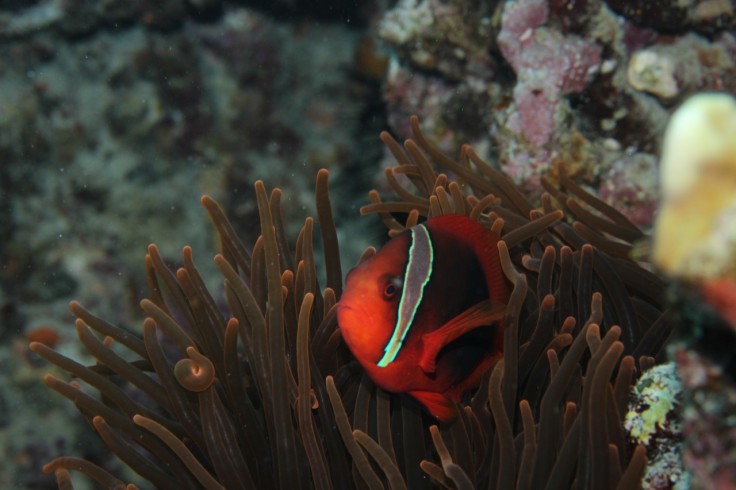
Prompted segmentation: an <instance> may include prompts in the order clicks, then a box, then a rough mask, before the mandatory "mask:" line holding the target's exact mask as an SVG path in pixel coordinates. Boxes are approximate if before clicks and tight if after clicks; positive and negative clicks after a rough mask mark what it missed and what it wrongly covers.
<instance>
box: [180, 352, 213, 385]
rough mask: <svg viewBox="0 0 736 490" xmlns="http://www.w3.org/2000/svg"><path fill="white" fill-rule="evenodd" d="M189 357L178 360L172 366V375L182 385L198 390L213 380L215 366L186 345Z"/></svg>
mask: <svg viewBox="0 0 736 490" xmlns="http://www.w3.org/2000/svg"><path fill="white" fill-rule="evenodd" d="M187 355H188V356H189V358H184V359H181V360H179V361H178V362H177V363H176V365H175V366H174V376H176V380H177V381H178V382H179V384H180V385H182V387H184V388H185V389H187V390H189V391H194V392H200V391H204V390H206V389H207V388H209V387H210V386H211V385H212V383H214V382H215V366H214V364H212V361H210V360H209V358H208V357H207V356H205V355H204V354H200V353H199V352H198V351H197V349H195V348H194V347H191V346H190V347H187Z"/></svg>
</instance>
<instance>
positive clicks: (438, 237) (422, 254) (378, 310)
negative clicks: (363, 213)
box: [337, 214, 509, 421]
mask: <svg viewBox="0 0 736 490" xmlns="http://www.w3.org/2000/svg"><path fill="white" fill-rule="evenodd" d="M498 240H499V237H498V236H497V235H496V234H495V233H493V232H492V231H490V230H489V229H487V228H484V227H483V226H481V225H480V224H478V223H477V222H475V221H473V220H471V219H470V218H468V217H466V216H463V215H455V214H451V215H444V216H439V217H436V218H432V219H429V220H427V221H426V222H424V223H421V224H419V225H417V226H415V227H413V228H411V229H408V230H406V231H404V232H402V233H401V234H399V235H397V236H396V237H394V238H393V239H391V240H390V241H389V242H388V243H387V244H386V245H385V246H384V247H383V248H381V250H379V251H378V252H377V253H376V254H375V255H374V256H373V257H371V258H369V259H367V260H365V261H364V262H362V263H361V264H359V265H358V266H356V267H355V268H354V269H353V270H352V271H350V273H349V274H348V276H347V280H346V285H345V290H344V291H343V295H342V297H341V299H340V303H339V306H338V312H337V314H338V323H339V324H340V331H341V334H342V337H343V339H344V340H345V342H346V343H347V345H348V347H349V348H350V350H351V352H352V353H353V355H354V356H355V357H356V359H357V360H358V362H359V363H360V364H361V366H362V367H363V369H364V370H365V371H366V373H367V374H368V376H369V377H370V378H371V379H372V380H373V382H374V383H375V384H376V385H378V386H380V387H381V388H383V389H384V390H386V391H389V392H393V393H407V394H409V395H411V396H413V397H414V398H415V399H417V400H418V401H419V402H420V403H421V404H422V405H424V407H425V408H426V409H427V410H428V411H429V412H430V413H431V414H432V415H434V416H435V417H436V418H438V419H440V420H443V421H449V420H451V419H452V418H454V416H455V408H454V403H453V402H459V401H460V396H461V395H462V393H463V392H465V391H466V390H468V389H471V388H474V387H477V386H478V384H479V382H480V377H481V375H482V374H483V372H484V371H485V370H486V369H487V368H488V367H489V366H491V365H492V364H493V363H494V362H495V361H496V360H498V358H499V357H500V356H501V355H502V347H503V318H504V316H505V308H506V303H507V302H508V295H509V292H508V286H507V284H506V281H505V278H504V275H503V272H502V270H501V264H500V259H499V255H498V249H497V243H498Z"/></svg>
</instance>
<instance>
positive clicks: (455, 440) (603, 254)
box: [31, 118, 670, 489]
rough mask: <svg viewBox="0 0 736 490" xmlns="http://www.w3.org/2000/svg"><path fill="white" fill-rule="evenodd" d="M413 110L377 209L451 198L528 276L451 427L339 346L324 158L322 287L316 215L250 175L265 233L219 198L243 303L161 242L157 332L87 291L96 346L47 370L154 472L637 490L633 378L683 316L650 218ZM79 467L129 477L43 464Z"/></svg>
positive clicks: (374, 202)
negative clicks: (442, 144)
mask: <svg viewBox="0 0 736 490" xmlns="http://www.w3.org/2000/svg"><path fill="white" fill-rule="evenodd" d="M411 127H412V131H413V139H410V140H407V141H406V142H405V143H404V145H403V147H402V146H401V145H400V144H399V143H398V142H396V140H394V139H393V138H392V137H391V136H390V135H389V134H388V133H383V134H382V135H381V139H382V140H383V142H384V143H385V144H386V145H387V147H388V148H389V150H390V151H391V153H392V154H393V155H394V157H395V158H396V160H397V162H398V165H397V166H395V167H391V168H389V169H387V170H386V178H387V182H388V184H389V186H390V187H391V188H392V189H393V191H394V192H395V194H396V200H393V201H383V200H382V199H381V198H380V197H379V195H378V193H377V192H372V193H371V194H370V199H371V203H370V204H368V205H366V206H365V207H364V208H363V209H362V210H361V211H362V213H363V214H377V215H378V216H380V218H381V219H382V220H383V222H384V223H385V224H386V226H387V227H388V230H389V234H395V233H397V232H400V231H401V230H403V229H404V228H406V227H409V226H412V225H414V224H416V223H417V222H420V221H421V220H423V219H426V218H429V217H432V216H436V215H440V214H447V213H463V214H466V215H469V216H470V217H472V218H473V219H475V220H477V221H479V222H480V223H481V224H483V225H484V226H488V227H491V228H492V229H493V230H494V231H496V232H498V233H499V234H500V235H501V237H502V241H501V242H500V244H499V252H500V255H501V259H502V262H503V269H504V273H505V275H506V277H507V278H508V280H509V282H510V284H511V286H512V292H511V299H510V301H509V305H508V315H507V318H506V321H505V325H507V328H506V330H505V332H504V357H503V360H502V361H499V362H498V363H497V364H496V365H495V366H494V367H493V368H491V369H490V370H489V371H488V372H487V373H486V376H485V377H484V378H483V381H482V383H481V385H480V387H479V388H478V389H477V390H476V391H475V392H473V393H468V394H467V397H466V400H465V401H466V403H464V404H463V406H458V407H457V411H458V417H457V418H456V421H455V422H454V423H452V424H437V422H436V421H434V420H432V419H431V417H429V416H428V415H426V414H425V413H423V412H422V410H421V408H420V407H419V406H418V405H417V404H416V403H415V402H413V401H412V400H410V399H409V398H405V397H401V396H395V395H392V394H389V393H386V392H384V391H382V390H381V389H378V388H376V387H375V386H374V385H373V384H372V383H371V382H370V380H369V379H368V378H367V377H366V376H364V375H363V374H362V373H361V370H360V367H359V366H358V365H357V363H356V361H355V360H353V359H352V357H351V356H350V353H349V352H348V351H347V349H346V348H345V346H344V344H343V343H342V340H341V337H340V330H339V328H338V325H337V322H336V307H335V305H336V303H337V301H338V300H339V298H340V292H341V285H342V271H341V268H340V261H339V250H338V243H337V234H336V230H335V224H334V220H333V217H332V213H331V207H330V198H329V194H328V172H327V171H326V170H322V171H320V172H319V173H318V175H317V184H316V203H317V224H318V225H319V233H318V234H319V235H320V236H321V239H322V249H323V252H324V266H325V271H326V274H325V275H326V283H325V285H324V288H322V287H321V286H320V285H319V283H318V279H317V277H318V274H317V267H316V265H315V263H316V259H315V255H314V249H313V240H314V235H315V222H314V220H313V219H312V218H307V219H306V220H305V222H304V226H303V227H302V230H301V232H300V234H299V236H298V237H297V239H296V241H295V242H290V241H289V240H288V239H287V237H286V234H285V231H284V229H285V227H284V223H283V221H282V218H281V192H280V191H279V190H278V189H275V190H273V191H272V192H271V193H270V195H269V193H268V192H267V190H266V187H265V185H264V184H263V183H262V182H256V184H255V191H256V197H257V204H258V209H259V215H260V222H261V235H260V236H259V237H258V239H257V240H256V241H255V243H254V244H253V246H252V247H250V248H248V247H246V246H245V245H244V244H243V243H242V242H241V241H240V239H239V238H238V237H237V236H236V234H235V233H234V231H233V228H232V226H231V225H230V224H229V223H228V221H227V218H226V217H225V215H224V213H223V211H222V210H221V208H220V207H219V206H218V204H217V203H216V202H215V201H214V200H212V199H211V198H209V197H204V198H202V204H203V205H204V207H205V208H206V209H207V212H208V213H209V215H210V217H211V219H212V221H213V223H214V224H215V227H216V228H217V231H218V233H219V236H220V239H221V243H222V252H221V254H219V255H217V256H216V257H215V264H216V266H217V268H218V269H219V271H220V273H221V274H222V276H223V279H224V297H225V298H226V300H227V307H226V308H224V307H223V306H222V305H220V304H219V303H218V301H217V300H216V299H215V297H214V296H213V295H212V294H210V292H209V291H208V290H207V289H206V288H205V286H204V282H203V280H202V278H201V277H200V275H199V273H198V271H197V268H196V266H195V264H194V262H193V259H192V251H191V249H190V248H188V247H185V248H184V250H183V266H182V267H181V268H179V269H178V270H176V271H175V272H172V271H171V270H170V269H169V268H168V267H167V266H166V264H164V262H163V260H162V259H161V256H160V254H159V252H158V249H157V248H156V246H155V245H151V246H150V247H149V249H148V255H147V256H146V270H147V272H148V280H149V286H150V296H149V298H148V299H145V300H143V301H142V302H141V307H142V309H143V311H144V312H145V314H146V315H147V318H146V319H145V321H144V322H143V335H142V338H140V337H137V336H134V335H132V334H131V333H129V332H127V331H125V330H123V329H121V328H118V327H116V326H114V325H111V324H109V323H107V322H105V321H104V320H102V319H100V318H98V317H96V316H94V315H93V314H92V313H90V312H89V311H87V310H86V309H85V308H83V307H82V306H81V305H80V304H78V303H76V302H72V303H71V304H70V308H71V310H72V312H73V313H74V315H75V316H76V317H77V321H76V326H77V333H78V335H79V338H80V340H81V342H82V343H83V344H84V346H85V348H86V349H87V350H88V351H89V352H90V353H91V354H92V355H93V356H94V357H95V358H96V359H97V363H96V364H94V365H92V366H83V365H81V364H79V363H77V362H75V361H73V360H71V359H68V358H67V357H64V356H63V355H61V354H59V353H58V352H56V351H54V350H53V349H52V348H50V347H48V346H46V345H44V344H42V343H38V342H33V343H31V350H32V351H34V352H36V353H37V354H39V355H40V356H41V357H43V358H45V359H46V360H48V361H49V362H51V363H53V364H55V365H57V366H59V367H60V368H62V369H63V370H66V371H68V372H69V373H70V374H71V375H72V376H73V377H74V378H76V380H74V381H71V382H66V381H63V380H60V379H57V378H55V377H53V376H51V375H48V376H46V378H45V382H46V384H47V385H48V386H49V387H50V388H52V389H53V390H55V391H57V392H59V393H60V394H62V395H63V396H65V397H67V398H69V399H70V400H72V401H73V402H74V403H75V405H76V406H77V408H78V410H79V411H80V413H81V414H82V415H83V417H85V418H86V419H87V420H88V421H89V422H90V423H91V424H92V425H93V427H94V428H95V430H96V431H97V433H98V434H99V436H100V437H101V438H102V440H103V441H104V443H105V444H106V445H107V447H108V448H109V449H110V450H111V451H112V452H113V453H114V454H116V455H117V456H118V457H119V458H120V459H121V460H122V461H123V462H124V463H125V464H126V465H128V466H129V467H130V468H131V469H133V470H134V471H135V472H137V473H138V474H139V475H141V476H142V478H143V479H144V480H147V481H148V482H150V483H151V484H153V485H155V486H156V487H158V488H200V487H204V488H208V489H215V488H287V487H288V488H306V487H315V488H353V487H361V488H363V487H365V486H367V487H368V488H371V489H373V488H383V487H384V486H388V487H390V488H392V489H401V488H412V489H414V488H426V487H429V486H431V485H432V483H433V482H434V483H435V484H439V485H440V486H442V487H446V488H460V489H467V488H474V487H488V488H504V489H505V488H519V489H527V488H545V487H546V488H568V487H572V486H574V487H576V488H596V489H605V488H626V489H628V488H635V487H637V485H639V482H640V480H641V477H642V474H643V472H644V468H645V466H646V461H647V458H646V454H645V449H644V447H643V446H641V445H636V444H635V443H633V442H631V441H630V440H629V438H628V437H627V434H626V432H625V431H624V429H623V425H622V421H623V418H624V416H625V414H626V411H627V401H628V397H629V390H630V387H631V385H632V382H633V381H635V379H636V378H637V375H638V374H639V373H641V372H642V371H643V370H645V369H647V368H648V367H651V366H652V365H654V364H655V363H656V362H657V360H658V356H660V351H661V348H662V346H663V344H664V342H665V340H666V339H667V337H668V335H669V333H670V324H669V322H668V321H667V313H666V312H665V311H663V306H662V305H663V290H664V283H663V281H662V280H661V279H659V278H658V277H657V276H656V275H654V274H652V273H651V272H649V271H647V270H646V269H645V268H642V267H640V266H639V265H638V264H637V263H636V262H634V261H632V260H630V259H629V258H628V256H629V253H630V251H631V248H632V243H634V242H636V241H638V240H640V239H642V238H643V233H642V232H641V231H640V230H639V229H638V228H637V227H636V226H634V225H633V224H631V223H630V222H629V221H628V220H627V219H626V218H625V217H624V216H623V215H622V214H621V213H619V212H617V211H616V210H615V209H613V208H611V207H610V206H608V205H606V204H604V203H603V202H601V201H600V200H598V199H597V198H595V197H593V196H592V195H590V194H588V193H587V192H585V191H584V190H583V189H582V188H581V187H580V186H579V185H577V184H575V183H574V182H573V180H572V178H571V177H570V176H568V175H566V173H565V170H564V168H563V167H560V168H559V169H558V171H557V172H556V176H555V181H554V182H553V181H552V180H551V179H549V180H547V179H546V180H544V186H545V189H546V190H547V192H546V193H544V194H543V195H542V196H541V199H540V201H539V203H540V204H539V206H538V207H537V206H535V205H534V204H533V203H532V202H530V201H529V200H528V199H527V198H526V197H525V196H524V195H522V194H521V193H520V191H519V190H518V188H517V187H516V186H515V185H514V184H513V182H512V181H511V180H510V179H509V178H508V177H507V176H506V175H505V174H503V173H502V172H501V171H499V170H497V169H495V168H494V167H493V166H491V165H489V164H487V163H486V162H484V161H483V160H481V159H480V158H479V157H478V156H477V155H476V153H475V152H474V151H473V150H472V148H470V147H469V146H464V147H463V148H462V149H461V152H460V158H459V159H458V160H454V159H452V158H450V157H448V156H447V155H445V154H443V153H442V152H440V151H439V150H438V149H437V148H436V147H435V146H434V145H433V144H432V143H430V142H429V141H427V139H426V138H425V136H424V135H423V134H422V132H421V129H420V127H419V123H418V120H417V119H416V118H412V120H411ZM435 167H439V168H442V169H443V170H444V171H445V172H447V173H438V171H437V170H436V169H435ZM374 252H375V250H374V249H369V250H367V251H366V253H365V254H364V255H363V257H362V258H361V260H363V259H365V258H366V257H369V256H370V255H371V254H373V253H374ZM223 311H227V313H223ZM637 365H638V366H637ZM81 382H84V383H85V384H86V385H89V387H91V388H92V389H94V390H96V391H98V392H99V395H98V396H92V395H90V394H88V393H87V391H88V390H87V388H86V387H84V388H83V386H82V384H81ZM68 470H77V471H81V472H83V473H86V474H87V475H88V476H89V477H91V478H93V479H94V480H96V481H98V482H99V483H101V484H102V485H105V486H107V487H110V488H125V484H124V483H123V482H122V481H121V480H119V479H117V478H116V477H114V476H112V475H111V474H110V473H108V472H107V471H106V470H104V469H102V468H100V467H99V466H97V465H94V464H92V463H90V462H87V461H84V460H82V459H79V458H74V457H61V458H57V459H55V460H53V461H51V462H50V463H48V464H47V465H46V466H45V467H44V471H46V472H54V473H55V474H56V478H57V482H58V484H59V487H60V488H72V483H71V477H70V474H69V471H68ZM427 476H429V478H427ZM132 487H133V486H132V485H129V488H132Z"/></svg>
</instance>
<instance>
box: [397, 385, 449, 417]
mask: <svg viewBox="0 0 736 490" xmlns="http://www.w3.org/2000/svg"><path fill="white" fill-rule="evenodd" d="M408 394H409V395H411V396H412V397H414V398H415V399H416V400H417V401H418V402H419V403H421V404H422V405H423V406H424V408H426V409H427V411H428V412H429V413H430V414H432V416H433V417H435V418H436V419H438V420H440V421H442V422H452V421H453V420H455V418H456V417H457V409H456V408H455V403H454V402H453V401H452V400H450V399H449V398H447V397H446V396H445V395H443V394H442V393H434V392H432V391H409V392H408Z"/></svg>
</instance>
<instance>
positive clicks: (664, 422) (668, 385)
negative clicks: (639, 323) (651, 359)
mask: <svg viewBox="0 0 736 490" xmlns="http://www.w3.org/2000/svg"><path fill="white" fill-rule="evenodd" d="M682 389H683V387H682V382H681V381H680V378H679V377H678V375H677V370H676V368H675V364H674V363H671V362H670V363H666V364H661V365H658V366H654V367H652V368H651V369H649V370H647V371H646V372H645V373H644V374H643V375H642V377H641V379H640V380H639V382H638V383H637V384H636V386H635V387H634V389H633V390H632V393H631V400H630V402H629V412H628V413H627V414H626V418H625V421H624V425H625V427H626V430H627V431H628V432H629V436H630V437H631V439H632V440H633V441H634V442H635V443H639V444H643V445H644V446H646V448H647V456H648V458H649V464H648V465H647V470H646V473H645V475H644V479H643V480H642V488H647V489H665V488H675V489H686V488H689V477H688V475H687V473H685V471H684V469H683V467H682V436H681V423H680V418H679V414H678V409H679V406H680V398H681V396H682Z"/></svg>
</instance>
